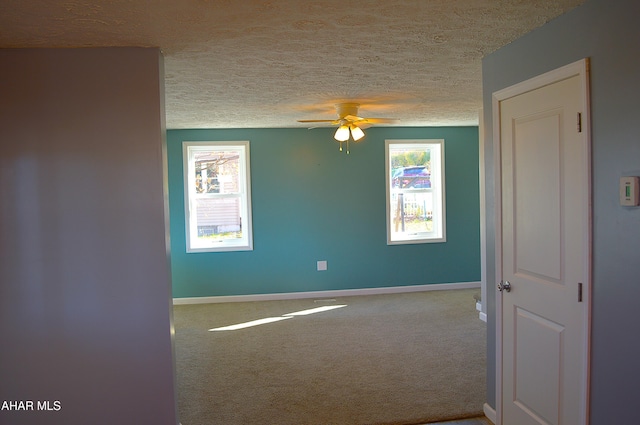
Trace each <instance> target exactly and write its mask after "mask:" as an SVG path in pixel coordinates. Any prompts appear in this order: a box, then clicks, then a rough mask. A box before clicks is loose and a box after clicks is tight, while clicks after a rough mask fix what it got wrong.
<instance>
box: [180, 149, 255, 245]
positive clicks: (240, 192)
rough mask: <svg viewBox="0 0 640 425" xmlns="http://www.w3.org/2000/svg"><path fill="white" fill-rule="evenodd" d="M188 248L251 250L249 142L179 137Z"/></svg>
mask: <svg viewBox="0 0 640 425" xmlns="http://www.w3.org/2000/svg"><path fill="white" fill-rule="evenodd" d="M182 150H183V158H184V173H185V175H184V182H185V190H184V194H185V195H184V196H185V200H184V201H185V222H186V223H185V224H186V235H187V252H212V251H251V250H252V249H253V238H252V234H251V178H250V174H249V142H196V143H194V142H184V143H183V146H182Z"/></svg>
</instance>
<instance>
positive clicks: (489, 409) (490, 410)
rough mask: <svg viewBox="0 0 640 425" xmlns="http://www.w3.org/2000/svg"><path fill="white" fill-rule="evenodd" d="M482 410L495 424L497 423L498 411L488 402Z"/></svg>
mask: <svg viewBox="0 0 640 425" xmlns="http://www.w3.org/2000/svg"><path fill="white" fill-rule="evenodd" d="M482 410H483V411H484V415H485V416H486V417H487V419H489V420H490V421H491V422H493V423H494V424H495V423H496V411H495V410H494V409H493V408H492V407H491V406H489V405H488V404H487V403H485V404H484V406H483V408H482Z"/></svg>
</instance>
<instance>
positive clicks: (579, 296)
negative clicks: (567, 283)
mask: <svg viewBox="0 0 640 425" xmlns="http://www.w3.org/2000/svg"><path fill="white" fill-rule="evenodd" d="M578 302H579V303H581V302H582V282H578Z"/></svg>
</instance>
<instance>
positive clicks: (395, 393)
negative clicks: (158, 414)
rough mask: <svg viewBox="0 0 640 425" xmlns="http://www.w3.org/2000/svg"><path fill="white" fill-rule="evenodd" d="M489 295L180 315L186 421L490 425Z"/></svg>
mask: <svg viewBox="0 0 640 425" xmlns="http://www.w3.org/2000/svg"><path fill="white" fill-rule="evenodd" d="M478 293H479V290H473V289H463V290H451V291H430V292H419V293H407V294H392V295H370V296H358V297H342V298H336V299H335V300H327V299H324V300H322V299H319V300H313V299H307V300H285V301H266V302H244V303H225V304H200V305H180V306H175V307H174V320H175V328H176V358H177V382H178V408H179V412H180V422H181V423H182V425H205V424H206V425H210V424H224V425H235V424H237V425H241V424H242V425H248V424H261V425H263V424H277V425H301V424H306V425H312V424H318V425H320V424H322V425H329V424H336V425H338V424H340V425H343V424H354V425H363V424H420V423H427V422H434V421H442V420H448V419H458V418H464V417H472V416H477V415H480V414H482V406H483V403H484V402H485V401H486V398H485V360H486V358H485V336H486V324H485V323H484V322H482V321H480V320H479V319H478V314H477V312H476V310H475V301H474V299H473V296H474V294H478ZM343 304H346V305H347V306H346V307H343V308H337V309H334V310H330V311H325V312H321V313H316V314H309V315H304V316H293V317H291V318H290V319H286V320H282V321H278V322H274V323H268V324H263V325H260V326H254V327H250V328H245V329H240V330H233V331H221V332H210V331H208V330H209V329H211V328H216V327H222V326H228V325H233V324H238V323H243V322H248V321H253V320H257V319H262V318H267V317H281V316H283V315H285V314H288V313H292V312H296V311H300V310H305V309H312V308H317V307H321V306H327V305H343Z"/></svg>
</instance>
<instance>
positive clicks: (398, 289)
mask: <svg viewBox="0 0 640 425" xmlns="http://www.w3.org/2000/svg"><path fill="white" fill-rule="evenodd" d="M479 287H480V282H460V283H434V284H432V285H408V286H389V287H383V288H364V289H341V290H336V291H310V292H286V293H280V294H278V293H276V294H254V295H226V296H219V297H191V298H174V299H173V305H182V304H209V303H231V302H245V301H275V300H293V299H302V298H330V297H348V296H354V295H379V294H400V293H404V292H423V291H442V290H447V289H471V288H479Z"/></svg>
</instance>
